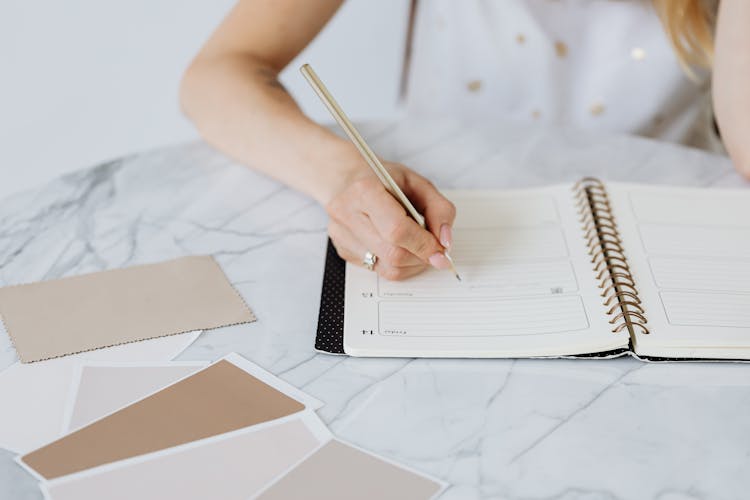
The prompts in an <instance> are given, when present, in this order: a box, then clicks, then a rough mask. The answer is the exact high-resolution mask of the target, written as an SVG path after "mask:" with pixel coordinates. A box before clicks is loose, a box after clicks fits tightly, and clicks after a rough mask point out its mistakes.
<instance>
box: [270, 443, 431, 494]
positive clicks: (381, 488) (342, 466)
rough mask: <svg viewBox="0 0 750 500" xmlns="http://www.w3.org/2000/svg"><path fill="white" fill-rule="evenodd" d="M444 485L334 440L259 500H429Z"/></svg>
mask: <svg viewBox="0 0 750 500" xmlns="http://www.w3.org/2000/svg"><path fill="white" fill-rule="evenodd" d="M441 489H442V485H441V484H440V483H438V482H437V481H433V480H432V479H429V478H427V477H425V476H422V475H419V474H417V473H415V472H411V471H408V470H406V469H402V468H400V467H398V466H396V465H393V464H391V463H389V462H386V461H384V460H382V459H380V458H378V457H376V456H374V455H370V454H369V453H365V452H364V451H361V450H358V449H357V448H354V447H352V446H349V445H347V444H345V443H342V442H341V441H336V440H332V441H330V442H328V443H326V444H325V445H323V446H322V447H321V448H320V449H319V450H318V451H316V452H315V453H314V454H313V455H311V456H310V457H308V458H307V459H306V460H304V461H303V462H302V463H301V464H299V465H298V466H297V467H295V468H294V469H292V470H291V471H290V472H289V473H288V474H286V475H285V476H284V477H282V478H281V479H279V480H278V481H277V482H276V483H274V484H273V485H271V486H270V487H269V488H268V489H267V490H266V491H264V492H263V493H261V494H260V495H259V496H258V497H257V498H259V499H262V500H287V499H289V498H325V499H327V500H349V499H351V498H356V499H357V500H381V499H383V498H387V499H389V500H400V499H403V500H419V499H425V500H426V499H429V498H432V497H433V496H435V495H436V494H437V493H438V492H439V491H440V490H441Z"/></svg>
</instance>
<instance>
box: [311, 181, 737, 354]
mask: <svg viewBox="0 0 750 500" xmlns="http://www.w3.org/2000/svg"><path fill="white" fill-rule="evenodd" d="M446 195H447V196H448V197H449V198H450V199H451V200H452V201H453V202H454V203H455V204H456V206H457V209H458V217H457V219H456V222H455V225H454V245H453V247H452V248H451V254H452V256H453V258H454V260H455V262H456V264H457V266H458V269H459V272H460V273H461V276H462V278H463V281H462V282H460V283H459V282H457V281H456V280H455V278H454V277H453V276H452V275H451V274H450V273H448V272H443V271H437V270H432V269H431V270H428V271H426V272H424V273H423V274H421V275H419V276H417V277H415V278H412V279H408V280H405V281H400V282H391V281H387V280H385V279H383V278H380V277H378V275H377V274H376V273H373V272H369V271H367V270H366V269H364V268H362V267H359V266H354V265H351V264H346V263H344V262H343V261H342V260H341V259H340V258H339V257H338V255H337V254H336V251H335V249H334V248H333V246H332V245H331V244H330V242H329V247H328V255H327V258H326V268H325V274H324V282H323V292H322V297H321V304H320V316H319V322H318V332H317V338H316V349H317V350H319V351H323V352H328V353H335V354H348V355H352V356H390V357H470V358H474V357H497V358H504V357H614V356H621V355H626V354H630V355H633V356H636V357H639V358H642V359H651V360H664V359H675V360H677V359H686V360H689V359H723V360H750V217H749V216H748V214H750V191H745V190H710V189H694V188H672V187H655V186H643V185H635V184H621V183H606V184H605V183H604V182H601V181H599V180H597V179H593V178H585V179H582V180H581V181H579V182H578V183H576V184H575V185H561V186H552V187H544V188H535V189H524V190H512V191H446Z"/></svg>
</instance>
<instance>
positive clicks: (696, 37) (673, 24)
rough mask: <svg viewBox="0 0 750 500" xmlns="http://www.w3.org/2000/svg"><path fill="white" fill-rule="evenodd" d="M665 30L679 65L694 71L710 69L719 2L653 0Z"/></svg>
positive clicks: (711, 0) (707, 0)
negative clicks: (695, 69)
mask: <svg viewBox="0 0 750 500" xmlns="http://www.w3.org/2000/svg"><path fill="white" fill-rule="evenodd" d="M653 2H654V7H655V8H656V12H657V13H658V14H659V17H660V18H661V22H662V25H663V26H664V31H666V33H667V37H668V38H669V40H670V42H672V46H673V47H674V50H675V53H676V54H677V58H678V59H679V61H680V63H681V64H682V65H683V67H685V69H686V70H687V71H688V72H689V73H692V71H691V68H706V69H709V68H711V65H712V63H713V57H714V28H715V26H716V12H717V10H718V6H719V1H718V0H653Z"/></svg>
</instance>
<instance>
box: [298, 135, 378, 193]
mask: <svg viewBox="0 0 750 500" xmlns="http://www.w3.org/2000/svg"><path fill="white" fill-rule="evenodd" d="M312 165H313V169H314V172H315V175H314V176H313V177H312V178H311V182H310V189H309V190H308V194H309V195H310V196H312V197H313V198H315V200H317V201H318V203H320V204H321V205H323V206H326V205H327V204H328V202H330V201H331V200H332V199H333V198H334V197H335V196H336V195H337V194H339V193H340V192H342V191H343V190H344V189H346V187H347V186H348V185H350V184H351V183H352V182H353V181H354V179H356V178H357V177H358V176H360V175H362V174H363V172H364V171H365V169H366V168H367V165H365V163H364V160H363V159H362V157H361V156H360V155H359V153H358V152H357V150H356V149H355V148H354V146H353V145H352V144H351V143H350V142H348V141H346V140H344V139H341V138H340V137H338V136H335V140H334V141H331V142H330V143H329V144H327V145H326V147H324V148H319V149H318V154H317V155H316V158H315V159H314V160H313V162H312Z"/></svg>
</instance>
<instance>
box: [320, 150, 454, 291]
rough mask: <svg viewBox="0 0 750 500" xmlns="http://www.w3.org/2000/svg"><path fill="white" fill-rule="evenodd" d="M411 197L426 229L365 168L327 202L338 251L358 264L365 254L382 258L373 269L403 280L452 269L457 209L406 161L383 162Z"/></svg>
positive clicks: (330, 228) (405, 192)
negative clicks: (450, 259) (429, 268)
mask: <svg viewBox="0 0 750 500" xmlns="http://www.w3.org/2000/svg"><path fill="white" fill-rule="evenodd" d="M384 164H385V166H386V168H387V169H388V172H389V173H390V174H391V176H392V177H393V179H394V180H395V181H396V183H397V184H398V185H399V186H400V187H401V189H402V190H403V191H404V194H406V196H407V198H409V200H411V202H412V203H413V204H414V206H415V207H416V209H417V210H418V211H419V212H420V213H421V214H422V215H424V217H425V222H426V224H427V228H428V229H427V230H425V229H422V227H420V226H419V224H417V223H416V222H415V221H414V219H412V218H411V217H409V215H408V214H407V212H406V210H405V209H404V208H403V207H402V206H401V204H400V203H399V202H398V201H397V200H396V199H395V198H394V197H393V196H392V195H391V194H390V193H388V191H387V190H386V189H385V187H384V186H383V185H382V184H381V183H380V181H379V180H378V178H377V177H375V174H373V173H372V172H371V171H369V170H368V169H365V168H363V169H362V173H361V174H359V175H358V176H356V177H355V178H352V179H350V180H349V181H348V182H347V183H346V185H345V187H344V188H343V189H342V190H341V191H340V192H339V193H338V194H336V195H335V196H334V197H333V198H332V199H331V200H330V201H329V202H328V203H327V205H326V211H327V212H328V214H329V215H330V217H331V222H330V224H329V226H328V234H329V235H330V236H331V239H332V240H333V244H334V246H335V247H336V250H337V251H338V253H339V255H340V256H341V257H342V258H343V259H345V260H347V261H349V262H351V263H353V264H356V265H359V266H362V265H363V263H362V260H363V258H364V256H365V253H366V252H368V251H369V252H372V253H373V254H375V255H376V256H377V257H378V261H377V263H376V264H375V271H376V272H377V273H378V274H379V275H380V276H383V277H384V278H386V279H389V280H401V279H405V278H409V277H411V276H414V275H416V274H418V273H420V272H422V271H423V270H424V269H425V268H426V267H427V266H430V265H431V266H433V267H436V268H438V269H450V263H449V262H448V260H447V259H446V257H445V255H444V253H443V252H444V251H445V250H446V249H447V248H449V247H450V245H451V242H452V241H451V239H452V234H451V227H452V225H453V220H454V219H455V217H456V208H455V207H454V206H453V203H451V202H450V201H448V200H447V199H446V198H445V197H444V196H443V195H441V194H440V192H439V191H438V190H437V189H436V188H435V186H433V185H432V184H431V183H430V182H429V181H428V180H427V179H425V178H424V177H422V176H420V175H419V174H417V173H415V172H413V171H411V170H409V169H408V168H406V167H404V166H403V165H399V164H396V163H389V162H384Z"/></svg>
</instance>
